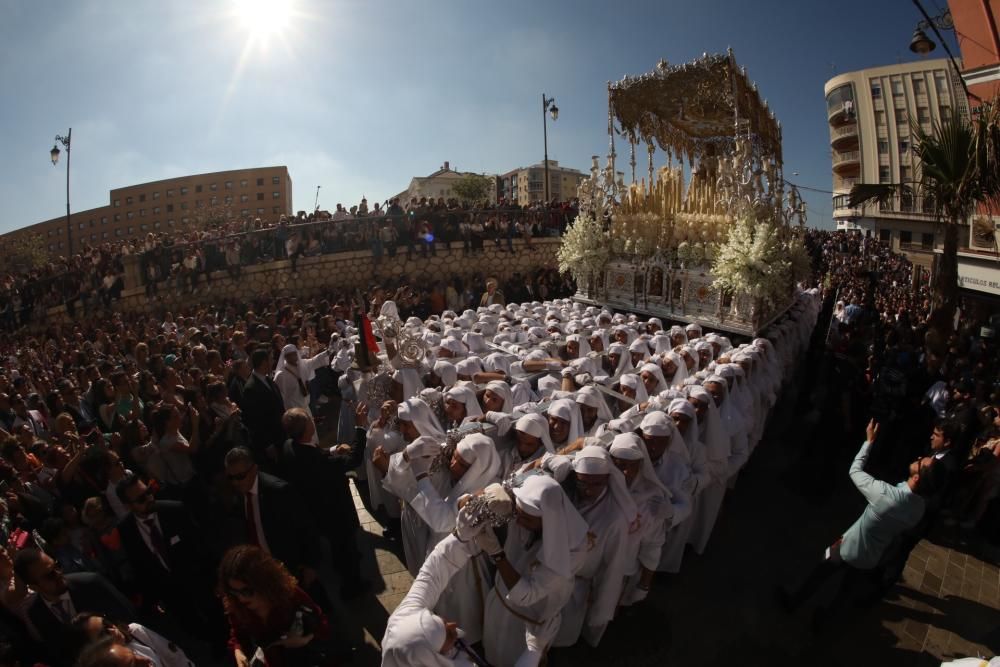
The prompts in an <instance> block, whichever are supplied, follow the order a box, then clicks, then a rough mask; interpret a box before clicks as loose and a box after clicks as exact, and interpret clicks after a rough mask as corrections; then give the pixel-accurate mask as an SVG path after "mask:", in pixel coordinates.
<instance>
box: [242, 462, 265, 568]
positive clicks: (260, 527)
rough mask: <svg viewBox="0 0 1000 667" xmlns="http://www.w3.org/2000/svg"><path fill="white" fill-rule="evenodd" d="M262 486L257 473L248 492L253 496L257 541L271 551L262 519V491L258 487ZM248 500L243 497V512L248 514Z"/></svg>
mask: <svg viewBox="0 0 1000 667" xmlns="http://www.w3.org/2000/svg"><path fill="white" fill-rule="evenodd" d="M259 487H260V475H257V476H256V477H255V478H254V480H253V486H251V487H250V490H249V491H248V492H247V495H248V496H253V523H254V525H255V526H256V527H257V543H258V544H259V546H260V548H261V549H263V550H264V551H266V552H267V553H271V549H270V547H268V546H267V536H266V535H265V534H264V523H263V522H262V521H261V520H260V492H259V491H258V488H259ZM246 510H247V501H246V498H244V499H243V513H244V515H245V514H246Z"/></svg>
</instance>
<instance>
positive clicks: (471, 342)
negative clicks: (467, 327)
mask: <svg viewBox="0 0 1000 667" xmlns="http://www.w3.org/2000/svg"><path fill="white" fill-rule="evenodd" d="M462 342H463V343H465V345H466V347H468V348H469V351H470V352H472V353H474V354H479V353H480V352H487V351H488V350H489V348H487V347H486V341H485V339H483V334H481V333H477V332H475V331H470V332H468V333H467V334H465V335H464V336H462Z"/></svg>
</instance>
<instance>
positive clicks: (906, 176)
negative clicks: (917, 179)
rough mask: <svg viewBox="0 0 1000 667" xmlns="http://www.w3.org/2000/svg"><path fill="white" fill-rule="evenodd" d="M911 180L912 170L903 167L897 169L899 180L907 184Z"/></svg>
mask: <svg viewBox="0 0 1000 667" xmlns="http://www.w3.org/2000/svg"><path fill="white" fill-rule="evenodd" d="M912 178H913V168H912V167H907V166H906V165H903V166H902V167H900V168H899V180H901V181H903V182H904V183H907V182H909V181H910V180H911V179H912Z"/></svg>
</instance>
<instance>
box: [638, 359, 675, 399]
mask: <svg viewBox="0 0 1000 667" xmlns="http://www.w3.org/2000/svg"><path fill="white" fill-rule="evenodd" d="M642 373H650V374H652V375H653V377H655V378H656V387H655V388H654V389H653V391H649V390H648V389H647V390H646V393H647V394H654V395H655V394H659V393H660V392H661V391H666V390H667V389H670V385H669V384H667V381H666V379H664V377H663V369H662V368H660V365H659V364H653V363H649V364H643V365H642V366H641V367H640V368H639V375H640V379H642ZM643 384H645V383H643Z"/></svg>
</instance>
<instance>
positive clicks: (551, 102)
mask: <svg viewBox="0 0 1000 667" xmlns="http://www.w3.org/2000/svg"><path fill="white" fill-rule="evenodd" d="M549 113H550V114H552V120H556V119H557V118H559V107H557V106H556V101H555V99H552V98H549V97H545V93H542V141H544V142H545V161H544V162H543V165H544V166H545V205H546V206H548V205H549V126H548V118H547V117H546V114H549Z"/></svg>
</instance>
